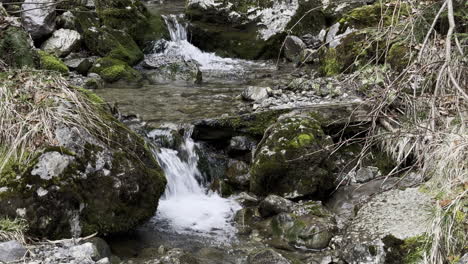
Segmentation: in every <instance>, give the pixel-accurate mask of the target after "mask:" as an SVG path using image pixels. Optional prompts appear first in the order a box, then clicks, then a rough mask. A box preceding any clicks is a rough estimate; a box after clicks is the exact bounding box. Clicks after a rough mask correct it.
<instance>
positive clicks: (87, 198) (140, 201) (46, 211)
mask: <svg viewBox="0 0 468 264" xmlns="http://www.w3.org/2000/svg"><path fill="white" fill-rule="evenodd" d="M12 76H20V77H17V78H12V79H5V80H2V84H3V85H4V86H3V87H4V88H3V89H6V90H10V89H15V91H17V93H19V94H20V95H19V96H18V98H20V97H21V98H29V99H24V100H25V101H24V100H23V99H22V100H23V101H21V100H19V99H18V100H14V101H12V102H11V103H12V104H11V106H12V107H14V108H15V109H17V110H16V111H15V113H17V115H19V116H18V117H17V118H16V119H18V120H21V118H22V117H21V116H22V115H25V114H29V113H31V112H29V110H28V109H29V108H25V107H24V105H25V104H27V105H28V107H35V108H40V109H41V111H44V112H45V113H48V115H46V116H43V117H42V118H43V119H41V120H42V121H41V122H39V123H32V124H29V123H28V124H25V125H30V126H32V125H34V126H35V127H37V126H39V127H38V128H37V131H38V132H37V134H34V135H36V136H34V137H33V138H31V139H30V141H28V142H35V143H34V146H31V147H30V148H29V149H30V151H32V152H31V154H30V155H28V156H26V157H24V156H23V157H22V158H17V157H16V156H11V157H10V158H9V160H8V162H7V164H8V165H7V166H6V167H3V168H2V170H1V171H0V176H1V177H0V179H1V184H2V186H4V187H6V191H4V192H2V193H1V195H0V214H1V215H4V216H8V217H12V218H15V217H22V218H24V219H25V220H26V221H27V223H28V226H29V232H30V233H31V234H34V235H36V236H39V237H48V238H63V237H71V236H75V237H76V236H84V235H89V234H92V233H94V232H99V233H102V234H108V233H114V232H122V231H126V230H129V229H131V228H133V227H135V226H137V225H138V224H141V223H142V222H143V221H145V220H147V219H148V218H150V217H151V216H153V214H154V211H155V210H156V207H157V205H158V199H159V197H160V196H161V195H162V193H163V191H164V188H165V182H166V181H165V177H164V175H163V172H162V170H161V168H160V167H159V165H158V163H157V161H156V160H155V158H154V157H153V154H152V153H151V151H150V150H149V149H148V148H147V146H146V143H145V141H144V140H143V139H142V138H141V137H139V136H138V135H136V134H135V133H134V132H132V131H130V130H129V129H128V128H127V127H125V126H124V125H123V124H122V123H120V122H119V121H117V120H116V119H114V117H112V115H111V114H110V113H109V112H108V111H107V110H106V108H105V103H104V101H102V99H101V98H99V97H98V96H97V95H95V94H93V93H91V92H89V91H87V90H84V89H78V88H74V87H72V86H71V85H68V83H67V82H66V81H65V80H64V79H62V78H61V77H59V76H57V75H56V74H55V75H54V74H47V73H45V72H40V71H35V72H24V71H23V72H21V73H20V74H12ZM26 83H27V84H26ZM18 85H20V86H18ZM17 87H21V88H19V89H18V88H17ZM23 95H27V96H23ZM31 95H32V97H31ZM28 96H30V97H28ZM70 102H73V103H70ZM24 111H26V112H24ZM5 114H7V113H0V116H2V115H5ZM49 116H50V117H54V118H50V119H48V118H47V117H49ZM2 118H3V117H2ZM7 119H8V118H7ZM16 119H15V120H16ZM8 120H10V119H8ZM11 122H13V121H11ZM12 127H15V126H12ZM28 131H30V130H28ZM45 131H48V132H47V133H45ZM2 133H4V132H2ZM31 144H32V143H31Z"/></svg>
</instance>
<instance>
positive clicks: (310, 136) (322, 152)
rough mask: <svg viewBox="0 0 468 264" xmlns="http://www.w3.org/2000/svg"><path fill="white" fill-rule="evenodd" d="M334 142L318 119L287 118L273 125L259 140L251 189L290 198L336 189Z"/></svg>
mask: <svg viewBox="0 0 468 264" xmlns="http://www.w3.org/2000/svg"><path fill="white" fill-rule="evenodd" d="M332 144H333V142H332V140H331V138H330V137H328V136H327V135H325V134H324V132H323V130H322V128H321V125H320V123H319V122H317V121H316V120H315V119H313V118H310V117H305V116H296V117H288V118H283V119H281V118H280V120H279V121H278V122H277V123H276V124H274V125H273V126H271V127H270V128H269V129H268V130H267V131H266V134H265V135H264V138H263V140H262V141H261V142H260V143H259V145H258V147H257V151H256V152H255V156H254V161H253V165H252V168H251V171H250V174H251V180H250V191H252V192H253V193H256V194H259V195H266V194H270V193H275V194H278V195H281V196H284V197H287V198H296V197H304V196H314V197H321V196H323V195H325V194H326V193H327V191H328V190H330V189H331V188H333V183H334V180H335V178H334V177H335V176H334V175H333V174H332V171H333V166H334V165H333V163H331V162H330V161H329V160H328V158H329V155H330V151H329V150H328V148H327V147H328V146H330V145H332Z"/></svg>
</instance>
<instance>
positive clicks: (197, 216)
mask: <svg viewBox="0 0 468 264" xmlns="http://www.w3.org/2000/svg"><path fill="white" fill-rule="evenodd" d="M195 147H196V144H195V142H194V141H193V140H192V139H191V138H190V133H186V135H185V138H184V142H183V144H182V146H181V148H180V152H183V153H185V154H184V159H181V158H180V157H179V156H180V155H178V154H179V151H176V150H173V149H167V148H162V149H160V150H159V151H157V152H156V156H157V158H158V161H159V163H160V165H161V167H162V168H163V170H164V172H165V174H166V178H167V187H166V190H165V193H164V195H163V197H162V199H161V200H160V202H159V207H158V211H157V214H156V216H155V219H154V221H153V222H155V223H158V222H167V223H168V226H169V227H170V228H172V229H173V231H175V232H177V233H181V234H194V233H196V234H199V235H202V236H210V237H211V236H214V237H217V238H219V239H220V240H225V239H230V238H231V237H233V236H234V234H235V231H236V230H235V227H234V226H233V225H232V223H231V221H232V218H233V216H234V213H235V212H236V211H237V210H239V209H240V208H241V207H240V205H239V204H238V203H237V202H235V201H234V200H232V199H226V198H223V197H221V196H219V194H217V193H215V192H212V191H208V190H207V189H206V188H205V187H204V186H202V184H200V182H201V180H200V179H201V178H202V175H201V173H200V171H199V170H198V167H197V166H198V165H197V164H198V155H197V153H196V151H195Z"/></svg>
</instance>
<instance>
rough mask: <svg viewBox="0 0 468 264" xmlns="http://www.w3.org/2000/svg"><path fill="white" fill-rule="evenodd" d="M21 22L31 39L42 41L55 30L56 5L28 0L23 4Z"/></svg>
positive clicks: (45, 0) (46, 1)
mask: <svg viewBox="0 0 468 264" xmlns="http://www.w3.org/2000/svg"><path fill="white" fill-rule="evenodd" d="M21 9H22V10H23V12H22V13H21V21H22V24H23V27H24V28H25V29H26V31H28V32H29V34H31V37H32V38H33V39H34V40H36V39H41V38H44V37H46V36H47V35H49V34H50V33H52V31H54V29H55V4H51V3H50V1H49V0H30V1H29V0H28V1H26V2H25V3H23V4H22V6H21Z"/></svg>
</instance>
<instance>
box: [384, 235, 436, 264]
mask: <svg viewBox="0 0 468 264" xmlns="http://www.w3.org/2000/svg"><path fill="white" fill-rule="evenodd" d="M382 241H383V242H384V250H385V252H386V253H387V254H386V257H385V261H386V262H385V263H402V264H418V263H421V262H422V260H423V256H424V251H425V246H426V244H427V241H428V238H427V237H426V236H424V235H421V236H416V237H410V238H407V239H405V240H400V239H398V238H396V237H394V236H391V235H388V236H385V237H384V238H383V239H382Z"/></svg>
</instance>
